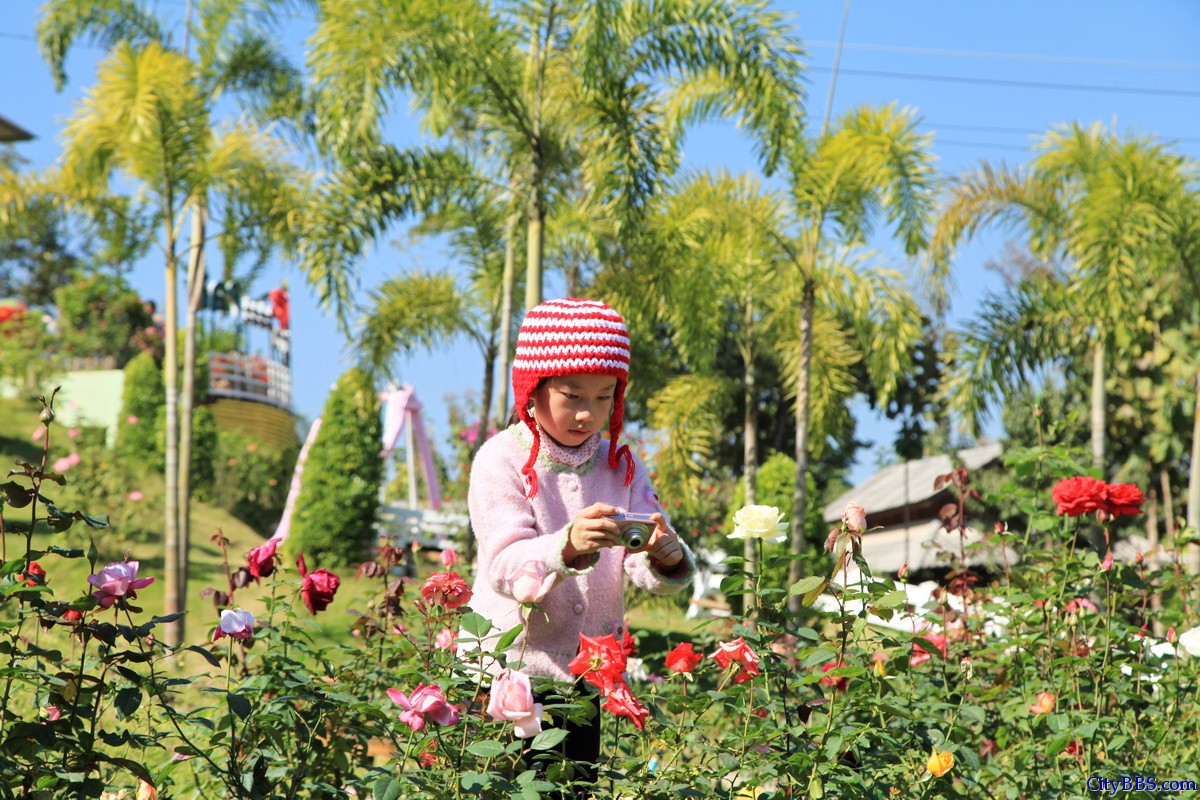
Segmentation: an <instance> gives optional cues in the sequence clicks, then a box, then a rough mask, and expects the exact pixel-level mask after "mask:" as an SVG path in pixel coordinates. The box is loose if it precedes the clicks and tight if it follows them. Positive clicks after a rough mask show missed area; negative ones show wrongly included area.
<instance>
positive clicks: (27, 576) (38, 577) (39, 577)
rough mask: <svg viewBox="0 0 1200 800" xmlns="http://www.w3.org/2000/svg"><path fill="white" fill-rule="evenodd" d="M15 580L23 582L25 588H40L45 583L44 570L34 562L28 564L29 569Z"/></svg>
mask: <svg viewBox="0 0 1200 800" xmlns="http://www.w3.org/2000/svg"><path fill="white" fill-rule="evenodd" d="M17 580H19V581H20V580H23V581H25V585H26V586H40V585H42V584H43V583H45V582H46V570H44V569H42V565H41V564H39V563H38V562H36V561H30V562H29V569H27V570H25V572H23V573H21V574H20V575H17Z"/></svg>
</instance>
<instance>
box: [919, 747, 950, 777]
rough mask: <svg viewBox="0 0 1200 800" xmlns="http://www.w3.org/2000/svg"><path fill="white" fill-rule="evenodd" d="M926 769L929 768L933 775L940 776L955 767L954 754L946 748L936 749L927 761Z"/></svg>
mask: <svg viewBox="0 0 1200 800" xmlns="http://www.w3.org/2000/svg"><path fill="white" fill-rule="evenodd" d="M925 769H927V770H929V772H930V773H931V774H932V775H933V777H935V778H940V777H942V776H943V775H945V774H946V773H947V772H949V771H950V770H952V769H954V756H952V755H951V754H950V753H949V752H947V751H946V750H934V751H933V752H932V753H930V754H929V760H928V761H926V762H925Z"/></svg>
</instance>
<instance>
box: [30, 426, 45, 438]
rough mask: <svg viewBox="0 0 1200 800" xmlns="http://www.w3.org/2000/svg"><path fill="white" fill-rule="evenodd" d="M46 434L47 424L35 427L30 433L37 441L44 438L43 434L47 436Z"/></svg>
mask: <svg viewBox="0 0 1200 800" xmlns="http://www.w3.org/2000/svg"><path fill="white" fill-rule="evenodd" d="M45 435H46V428H45V426H42V427H38V428H35V429H34V431H33V433H32V434H30V436H31V437H32V438H33V440H34V441H35V442H40V441H41V440H42V437H43V436H45Z"/></svg>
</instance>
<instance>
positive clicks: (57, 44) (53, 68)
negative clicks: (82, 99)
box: [37, 0, 169, 90]
mask: <svg viewBox="0 0 1200 800" xmlns="http://www.w3.org/2000/svg"><path fill="white" fill-rule="evenodd" d="M37 36H38V47H39V48H40V49H41V51H42V58H43V59H45V61H46V63H47V64H48V65H49V67H50V72H51V74H52V75H53V76H54V86H55V88H56V89H60V90H61V89H62V87H63V85H64V84H65V83H66V82H67V72H66V61H67V55H68V54H69V53H70V50H71V47H72V46H73V45H74V44H75V40H76V39H83V40H84V41H85V42H90V43H94V44H97V45H99V46H100V47H102V48H103V49H105V50H111V49H113V48H114V47H116V45H117V44H118V43H120V42H128V43H130V44H132V45H134V46H135V47H142V46H145V45H147V44H149V43H151V42H155V43H157V44H159V45H162V46H164V47H166V46H167V45H168V44H169V41H168V38H167V34H166V32H165V31H164V30H163V29H162V27H161V25H160V24H159V21H158V19H157V18H156V17H155V16H154V15H153V14H151V13H150V12H148V11H146V10H145V9H144V8H143V7H142V4H141V3H138V2H136V1H135V0H49V2H46V3H43V4H42V8H41V17H40V18H39V19H38V25H37Z"/></svg>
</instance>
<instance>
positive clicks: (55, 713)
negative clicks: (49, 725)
mask: <svg viewBox="0 0 1200 800" xmlns="http://www.w3.org/2000/svg"><path fill="white" fill-rule="evenodd" d="M42 711H44V712H46V719H48V720H50V721H51V722H54V720H56V719H61V718H62V711H61V710H59V708H58V706H46V707H45V708H43V709H42Z"/></svg>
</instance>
